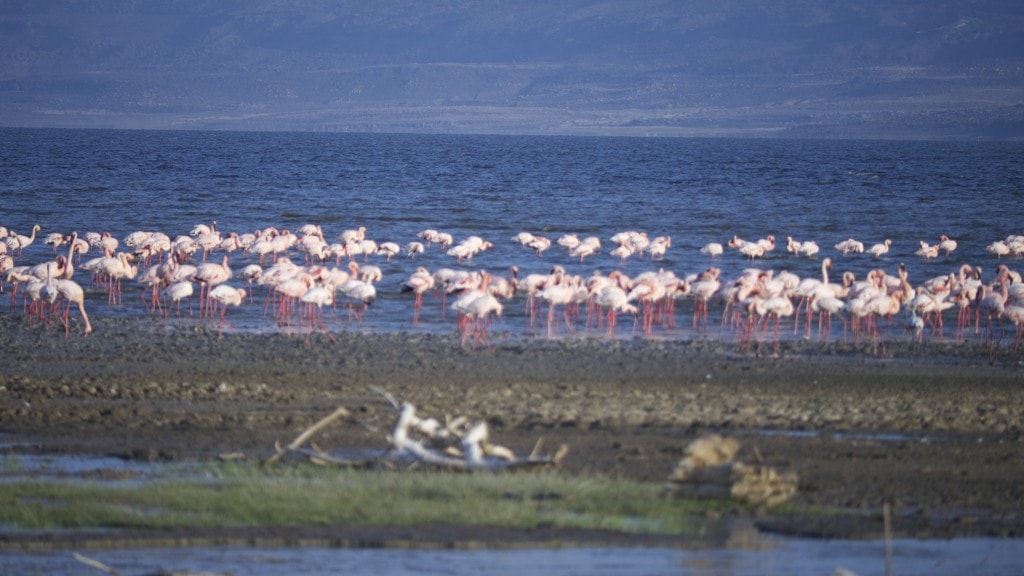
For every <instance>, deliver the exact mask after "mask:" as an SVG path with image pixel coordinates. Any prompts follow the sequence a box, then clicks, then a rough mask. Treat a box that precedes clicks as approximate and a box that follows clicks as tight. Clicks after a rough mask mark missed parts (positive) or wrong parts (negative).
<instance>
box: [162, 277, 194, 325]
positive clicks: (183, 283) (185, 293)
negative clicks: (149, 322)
mask: <svg viewBox="0 0 1024 576" xmlns="http://www.w3.org/2000/svg"><path fill="white" fill-rule="evenodd" d="M192 294H194V289H193V288H192V282H191V281H190V280H179V281H177V282H174V283H172V284H170V285H168V286H167V287H166V288H164V289H163V292H162V295H163V297H164V300H168V301H170V302H173V303H175V304H176V305H177V308H178V315H179V316H181V301H182V300H184V299H185V298H189V299H190V300H189V302H191V298H192ZM190 310H191V307H190ZM170 311H171V308H170V306H168V307H167V310H166V311H165V312H164V317H167V316H168V315H169V314H170ZM189 313H190V314H191V311H190V312H189Z"/></svg>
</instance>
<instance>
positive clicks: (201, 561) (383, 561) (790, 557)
mask: <svg viewBox="0 0 1024 576" xmlns="http://www.w3.org/2000/svg"><path fill="white" fill-rule="evenodd" d="M78 552H79V553H81V554H83V555H85V556H87V557H89V558H92V559H95V560H99V561H101V562H103V563H105V564H107V565H109V566H111V567H113V568H115V569H117V570H118V571H120V573H122V574H125V575H131V574H153V573H157V572H160V571H170V570H175V571H186V570H187V571H192V572H201V571H206V572H211V573H216V574H226V573H231V574H248V575H253V576H258V575H270V574H305V575H309V576H314V575H320V574H324V575H326V574H339V573H343V574H373V575H389V576H400V575H413V574H447V575H450V576H462V575H465V576H470V575H473V576H475V575H477V574H491V575H496V576H497V575H503V574H508V575H519V574H589V575H604V574H607V575H609V576H612V575H614V576H620V575H629V576H640V575H647V574H694V575H702V576H748V575H749V576H762V575H764V574H787V575H793V576H801V575H818V576H820V575H827V574H832V573H833V572H834V571H836V570H837V569H839V568H845V569H846V570H851V571H853V572H854V573H856V574H858V575H860V576H870V575H875V574H879V575H880V574H884V573H885V544H884V542H882V541H846V540H807V539H799V538H780V537H775V536H764V535H753V536H751V535H750V534H749V533H747V532H744V533H743V534H742V535H740V537H739V538H738V539H737V540H735V541H732V542H730V543H727V544H726V545H724V546H723V547H720V548H718V547H716V548H713V549H693V550H688V549H670V548H560V549H557V548H556V549H548V548H539V549H536V548H535V549H525V550H497V549H484V550H391V549H358V550H356V549H331V548H259V549H254V548H236V547H213V548H189V549H164V548H156V549H152V548H149V549H147V548H127V549H115V550H81V551H78ZM73 553H74V551H63V550H61V551H49V552H18V551H9V550H8V551H5V552H4V553H3V554H0V573H3V574H32V573H40V574H69V575H71V574H82V575H86V574H97V573H98V572H96V570H95V569H94V568H91V567H87V566H85V565H84V564H81V563H80V562H78V561H77V560H75V559H74V557H73ZM1022 557H1024V541H1022V540H996V539H984V538H957V539H952V540H912V539H898V540H894V541H893V543H892V564H891V565H892V573H893V574H898V575H900V576H918V575H920V576H933V575H934V574H987V575H992V576H997V575H1004V574H1006V575H1010V574H1019V573H1020V558H1022Z"/></svg>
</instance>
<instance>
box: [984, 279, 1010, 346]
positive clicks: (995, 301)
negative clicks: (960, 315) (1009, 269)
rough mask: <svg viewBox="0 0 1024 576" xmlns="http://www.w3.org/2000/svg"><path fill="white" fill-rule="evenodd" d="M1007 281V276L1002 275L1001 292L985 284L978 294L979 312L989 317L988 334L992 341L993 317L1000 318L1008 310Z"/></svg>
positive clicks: (1000, 281) (1000, 280)
mask: <svg viewBox="0 0 1024 576" xmlns="http://www.w3.org/2000/svg"><path fill="white" fill-rule="evenodd" d="M1006 282H1007V277H1006V276H1002V277H1001V278H1000V279H999V286H1000V289H1001V291H1000V292H996V291H995V290H993V289H992V287H991V286H987V285H985V286H982V288H981V292H980V293H979V294H978V298H979V300H978V314H979V315H980V316H985V317H986V318H987V319H988V334H989V340H990V341H991V340H992V336H993V329H992V319H993V318H999V317H1000V316H1002V314H1003V313H1004V312H1005V310H1006V300H1007V298H1008V297H1009V292H1008V291H1007V288H1006Z"/></svg>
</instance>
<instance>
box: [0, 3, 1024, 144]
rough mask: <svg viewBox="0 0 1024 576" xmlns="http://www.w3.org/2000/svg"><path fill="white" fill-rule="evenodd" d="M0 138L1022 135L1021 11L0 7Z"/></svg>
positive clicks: (982, 7)
mask: <svg viewBox="0 0 1024 576" xmlns="http://www.w3.org/2000/svg"><path fill="white" fill-rule="evenodd" d="M0 125H7V126H95V127H127V128H131V127H146V128H172V127H173V128H217V129H271V130H279V129H283V130H360V131H361V130H377V131H441V132H447V131H456V132H527V133H548V132H550V133H555V132H557V133H586V134H595V133H596V134H645V133H652V134H731V133H743V134H767V135H797V136H808V135H820V136H858V137H862V136H868V137H871V136H875V137H978V136H981V137H1024V10H1021V9H1020V8H1019V7H1018V6H1017V3H1016V2H1011V1H977V2H963V1H961V2H946V3H942V2H937V1H932V0H924V1H916V2H915V1H908V2H891V1H889V0H880V1H870V0H869V1H836V0H826V1H811V0H807V1H802V0H786V1H782V2H771V1H765V2H757V1H731V2H730V1H720V2H714V3H711V2H703V1H692V2H684V1H672V0H666V1H642V0H637V1H633V0H621V1H614V0H610V1H585V0H560V1H558V2H549V1H544V0H521V1H518V2H493V1H483V0H479V1H477V0H462V1H459V0H450V1H447V2H444V1H433V0H432V1H427V2H423V1H418V0H392V1H377V0H375V1H373V2H365V1H362V0H359V1H349V2H345V1H342V2H338V1H333V0H332V1H328V0H324V1H312V0H310V1H307V0H280V1H273V0H264V1H262V2H254V1H247V0H239V1H229V0H216V1H202V0H177V1H166V2H132V1H128V0H124V1H120V0H107V1H89V2H71V1H61V0H58V1H55V2H23V1H13V0H12V1H0Z"/></svg>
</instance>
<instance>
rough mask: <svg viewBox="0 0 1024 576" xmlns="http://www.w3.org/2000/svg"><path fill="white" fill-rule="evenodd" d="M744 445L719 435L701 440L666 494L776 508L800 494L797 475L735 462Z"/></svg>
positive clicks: (673, 476) (689, 452) (677, 470)
mask: <svg viewBox="0 0 1024 576" xmlns="http://www.w3.org/2000/svg"><path fill="white" fill-rule="evenodd" d="M739 449H740V443H739V441H738V440H736V439H735V438H723V437H722V436H719V435H717V434H713V435H709V436H704V437H702V438H698V439H697V440H695V441H694V442H693V443H692V444H690V445H689V446H688V447H687V448H686V452H685V454H684V456H683V459H682V460H680V461H679V464H678V465H677V466H676V468H675V470H673V471H672V474H671V475H669V477H668V481H667V482H666V483H665V488H664V493H666V494H670V495H673V496H678V497H681V498H711V499H726V498H733V499H736V500H741V501H743V502H747V503H749V504H757V505H766V506H775V505H777V504H782V503H783V502H786V501H788V500H789V499H790V498H792V497H793V496H794V495H795V494H796V487H797V475H796V474H795V473H793V472H786V473H782V472H779V471H777V470H775V469H774V468H770V467H768V466H762V465H748V464H744V463H743V462H737V461H735V458H736V454H737V453H738V452H739Z"/></svg>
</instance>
